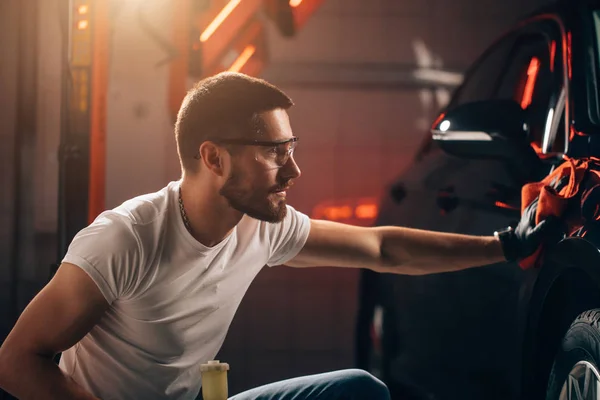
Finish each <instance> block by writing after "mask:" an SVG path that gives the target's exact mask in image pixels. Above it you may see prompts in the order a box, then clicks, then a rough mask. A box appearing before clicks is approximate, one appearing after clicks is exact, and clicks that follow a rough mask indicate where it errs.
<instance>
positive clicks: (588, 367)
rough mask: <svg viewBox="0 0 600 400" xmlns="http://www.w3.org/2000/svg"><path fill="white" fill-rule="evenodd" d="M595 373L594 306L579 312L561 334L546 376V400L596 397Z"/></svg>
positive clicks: (598, 318)
mask: <svg viewBox="0 0 600 400" xmlns="http://www.w3.org/2000/svg"><path fill="white" fill-rule="evenodd" d="M599 373H600V309H594V310H588V311H585V312H583V313H581V314H580V315H579V316H578V317H577V318H576V319H575V320H574V321H573V323H572V324H571V326H570V328H569V330H568V331H567V333H566V334H565V336H564V337H563V340H562V342H561V344H560V347H559V349H558V351H557V354H556V357H555V359H554V364H553V366H552V371H551V372H550V376H549V379H548V388H547V391H546V400H579V399H581V400H587V399H596V398H597V396H598V393H599V392H600V375H599ZM586 377H587V382H588V383H587V384H586ZM590 383H591V385H590Z"/></svg>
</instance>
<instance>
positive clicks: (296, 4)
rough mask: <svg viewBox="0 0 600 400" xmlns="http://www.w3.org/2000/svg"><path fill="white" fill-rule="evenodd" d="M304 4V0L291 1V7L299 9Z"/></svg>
mask: <svg viewBox="0 0 600 400" xmlns="http://www.w3.org/2000/svg"><path fill="white" fill-rule="evenodd" d="M300 3H302V0H290V7H292V8H294V7H298V6H299V5H300Z"/></svg>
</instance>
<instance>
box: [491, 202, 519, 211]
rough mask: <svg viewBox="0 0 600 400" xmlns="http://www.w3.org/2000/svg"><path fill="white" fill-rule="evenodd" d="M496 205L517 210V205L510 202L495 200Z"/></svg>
mask: <svg viewBox="0 0 600 400" xmlns="http://www.w3.org/2000/svg"><path fill="white" fill-rule="evenodd" d="M496 207H500V208H506V209H507V210H518V208H517V207H513V206H511V205H510V204H506V203H503V202H501V201H497V202H496Z"/></svg>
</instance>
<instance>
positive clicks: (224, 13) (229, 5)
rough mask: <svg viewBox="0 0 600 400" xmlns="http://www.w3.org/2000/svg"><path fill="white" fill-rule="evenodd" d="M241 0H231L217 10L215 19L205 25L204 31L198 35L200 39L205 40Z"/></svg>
mask: <svg viewBox="0 0 600 400" xmlns="http://www.w3.org/2000/svg"><path fill="white" fill-rule="evenodd" d="M241 1H242V0H231V1H230V2H229V3H227V5H226V6H225V7H224V8H223V9H222V10H221V12H219V14H218V15H217V16H216V17H215V19H214V20H213V21H212V22H211V23H210V24H209V25H208V26H207V27H206V29H205V30H204V32H202V34H201V35H200V41H201V42H206V41H207V40H208V39H209V38H210V37H211V36H212V34H213V33H215V31H216V30H217V28H219V26H220V25H221V24H222V23H223V21H225V19H226V18H227V17H228V16H229V14H231V12H232V11H233V10H234V9H235V8H236V7H237V6H238V5H239V4H240V2H241Z"/></svg>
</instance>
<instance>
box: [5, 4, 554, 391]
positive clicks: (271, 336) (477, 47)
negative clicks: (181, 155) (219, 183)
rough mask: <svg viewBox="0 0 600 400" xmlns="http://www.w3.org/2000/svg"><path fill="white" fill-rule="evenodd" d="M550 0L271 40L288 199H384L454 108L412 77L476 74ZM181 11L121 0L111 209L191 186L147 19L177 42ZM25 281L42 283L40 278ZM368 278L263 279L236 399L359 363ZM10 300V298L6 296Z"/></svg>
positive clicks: (55, 126)
mask: <svg viewBox="0 0 600 400" xmlns="http://www.w3.org/2000/svg"><path fill="white" fill-rule="evenodd" d="M60 1H61V0H44V1H40V2H39V3H40V24H41V26H43V27H44V29H43V30H42V32H43V35H42V34H40V41H41V42H43V43H44V46H40V50H39V55H40V57H41V59H42V60H44V62H43V63H41V64H40V70H39V71H40V72H39V78H40V79H39V83H38V91H39V98H38V103H37V108H38V112H37V126H38V135H37V137H38V141H37V147H36V149H37V150H36V158H37V161H36V163H37V164H36V165H37V167H36V182H37V185H36V189H35V190H36V191H35V197H34V198H35V227H36V229H37V231H39V232H41V233H43V232H50V233H51V232H53V231H54V229H55V227H56V214H55V212H54V210H56V196H57V190H56V186H55V184H54V182H56V180H57V163H56V149H57V143H58V133H59V132H60V121H59V119H58V115H59V109H58V107H57V105H58V104H59V99H60V85H59V84H58V82H59V79H60V63H59V59H58V58H57V57H56V54H57V53H59V52H60V51H61V50H60V49H61V48H60V30H59V24H58V21H59V20H58V19H57V18H55V14H54V12H55V9H56V7H57V4H59V2H60ZM540 2H542V0H530V1H527V2H523V1H518V0H510V1H502V2H499V1H494V0H461V1H460V2H459V3H457V2H449V1H446V0H403V1H397V0H371V1H368V2H367V1H361V0H326V1H325V3H324V5H323V6H322V7H321V9H319V11H318V12H317V13H316V14H315V15H314V16H313V18H312V19H311V20H310V21H309V23H308V24H307V25H306V27H305V28H304V29H303V30H302V31H301V32H300V34H299V35H298V36H297V37H296V38H294V39H284V38H282V37H280V36H279V35H278V34H277V33H275V32H274V31H273V30H272V32H271V34H270V38H269V41H270V46H271V59H272V62H271V65H270V67H269V68H268V69H267V70H266V71H265V74H264V76H265V77H269V76H271V77H272V78H273V81H274V82H275V83H277V84H278V85H280V86H281V87H282V88H283V89H284V90H285V91H286V92H288V94H290V95H291V97H292V98H293V99H294V100H295V102H296V106H295V107H294V108H293V109H292V110H291V111H290V114H291V117H292V126H293V128H294V130H295V132H296V134H297V135H298V136H301V138H302V140H301V143H300V146H299V148H298V154H297V160H298V162H299V164H300V167H301V168H302V171H303V177H302V178H301V179H300V180H299V181H298V182H297V185H295V187H294V190H292V191H291V192H290V195H289V198H290V202H291V203H292V204H293V205H294V206H295V207H296V208H297V209H299V210H300V211H303V212H305V213H308V214H310V213H311V210H312V209H313V208H314V206H315V205H316V204H318V203H319V202H321V201H324V200H329V199H343V198H356V197H362V196H372V195H377V194H379V193H381V191H382V190H384V189H385V185H386V184H387V183H388V182H390V181H391V180H392V179H393V178H394V177H395V176H397V175H399V174H400V173H401V172H402V171H403V170H404V169H405V168H406V167H407V165H408V163H409V162H410V159H411V157H412V155H413V154H414V152H415V149H416V148H417V147H418V144H419V143H420V141H421V140H422V139H423V137H424V135H425V134H426V129H427V126H428V125H429V123H430V121H431V118H432V116H433V115H434V114H435V112H436V110H437V109H438V108H439V106H440V104H443V103H444V102H445V101H446V100H447V98H448V91H447V90H446V89H444V88H442V87H440V88H435V87H434V88H431V87H430V86H429V87H428V88H427V89H423V88H421V87H420V83H419V81H416V80H414V79H413V80H411V79H409V78H407V76H410V72H411V71H413V70H414V69H416V68H419V67H436V68H445V69H448V70H450V71H462V70H464V68H465V67H466V66H468V64H469V63H470V62H471V61H472V60H473V59H474V58H475V57H476V56H477V55H478V54H479V53H480V52H481V51H482V50H483V49H484V48H485V47H486V46H487V44H488V43H489V42H490V41H491V40H492V39H493V38H494V37H496V36H497V35H498V34H499V33H500V32H501V31H502V30H503V28H504V27H506V26H508V25H509V24H510V23H512V22H513V21H514V20H515V18H516V17H517V16H519V15H523V14H525V13H526V12H529V11H530V10H531V9H532V8H534V7H535V6H536V5H537V3H540ZM15 4H16V0H14V1H11V0H9V1H2V2H0V22H1V23H0V38H1V39H2V43H1V44H2V46H0V48H1V49H2V52H3V53H2V57H0V58H1V59H2V62H0V84H1V85H2V86H1V88H0V90H1V91H2V92H4V93H6V95H3V96H2V107H0V115H1V116H2V118H0V126H1V128H2V129H0V135H1V138H2V143H3V144H2V146H1V147H0V151H1V152H2V157H0V163H2V164H1V167H0V174H1V175H2V184H3V185H4V184H5V182H6V187H7V188H10V179H11V173H10V171H11V168H10V165H11V161H10V160H11V150H10V149H11V143H12V139H13V137H14V135H15V125H14V113H15V109H14V103H12V102H11V101H10V99H11V98H14V97H15V96H16V87H15V74H16V65H15V58H14V57H11V54H14V52H15V51H16V47H15V46H16V42H15V39H14V32H15V31H16V29H15V26H14V25H15V18H14V12H15ZM169 7H170V2H169V1H167V0H128V1H120V0H115V1H113V9H112V15H111V18H112V21H113V27H112V44H111V53H110V56H111V59H110V64H109V66H110V67H109V68H110V70H109V77H110V87H109V93H108V102H109V103H108V121H107V129H108V137H107V150H108V152H107V158H108V159H107V193H106V204H107V207H114V206H117V205H118V204H120V203H121V202H122V201H124V200H126V199H127V198H129V197H132V196H135V195H138V194H141V193H145V192H149V191H155V190H158V189H160V188H161V187H163V186H164V185H165V184H166V183H167V182H168V181H169V180H172V179H177V178H178V177H179V165H178V162H177V160H176V151H175V143H174V139H173V133H172V125H173V122H172V121H171V120H170V118H169V116H168V112H167V77H168V67H167V65H165V64H163V63H161V62H162V61H164V60H165V58H166V57H167V54H166V53H165V50H164V49H163V48H162V47H161V46H160V45H159V44H158V43H156V42H155V41H154V40H153V39H152V35H150V34H149V32H147V31H145V30H143V29H142V28H141V25H140V23H139V18H144V19H146V21H147V22H148V25H150V26H152V27H153V33H154V34H157V35H159V36H162V37H165V38H169V37H170V35H171V25H170V12H169ZM348 66H351V67H352V71H353V72H352V74H351V76H352V77H353V79H348V80H347V82H346V83H347V84H339V83H338V84H337V85H336V87H332V86H331V85H328V84H327V80H328V79H329V78H328V77H331V75H332V72H331V71H332V68H333V71H334V75H335V71H337V72H340V73H341V72H343V69H344V68H347V67H348ZM307 68H310V71H311V76H312V77H313V79H314V80H315V81H320V82H321V84H314V85H311V86H310V87H308V86H306V85H301V84H298V82H297V81H295V80H294V77H297V76H300V75H302V74H306V71H307ZM336 68H337V69H336ZM381 68H384V69H385V70H386V71H389V70H394V69H398V70H401V71H404V72H405V73H404V74H403V75H402V78H398V77H396V78H393V77H392V78H380V79H379V81H378V82H379V84H378V85H374V84H372V80H370V79H371V78H369V77H372V75H373V71H377V70H378V69H381ZM282 71H285V73H282ZM365 82H366V83H365ZM369 82H371V83H369ZM361 83H365V84H364V85H362V86H361ZM11 198H12V195H11V192H10V190H4V191H1V194H0V201H1V202H0V219H1V220H0V227H1V229H0V239H2V240H0V258H1V260H2V262H1V263H0V283H3V282H6V280H7V279H8V278H7V276H8V275H7V271H8V265H7V262H6V260H7V259H8V249H9V247H10V224H11V222H10V221H11V208H10V207H11V206H10V202H11ZM51 240H52V239H51V238H50V239H48V240H46V241H45V243H49V242H50V243H51ZM48 246H49V248H51V247H52V245H51V244H50V245H48ZM49 253H50V254H52V252H49ZM5 255H6V256H5ZM52 255H53V254H52ZM53 261H54V260H53V259H51V256H48V255H46V256H43V257H42V256H38V258H37V261H35V262H36V263H37V264H36V265H37V266H36V267H34V269H35V268H38V269H42V270H43V267H42V266H45V265H47V264H49V263H50V262H53ZM27 268H29V267H27ZM27 276H28V279H29V280H31V279H34V280H35V279H36V276H37V277H40V276H41V275H40V273H39V272H38V273H37V275H36V273H34V272H32V273H28V275H27ZM37 279H38V281H39V282H42V278H37ZM356 282H357V276H356V272H355V271H341V270H330V269H321V270H305V271H303V270H292V269H285V268H274V269H269V270H265V271H264V272H263V273H261V274H260V275H259V277H258V279H257V281H256V282H255V284H254V285H253V286H252V287H251V289H250V291H249V293H248V295H247V297H246V299H245V302H244V303H243V304H242V307H241V309H240V311H239V312H238V315H237V316H236V319H235V321H234V324H233V326H232V329H231V332H230V335H229V337H228V339H227V341H226V344H225V346H224V349H223V352H222V354H221V356H222V358H224V359H226V360H227V361H228V362H230V363H231V365H232V372H231V378H230V383H231V389H232V392H237V391H239V390H242V389H245V388H248V387H251V386H255V385H258V384H262V383H266V382H269V381H272V380H275V379H281V378H286V377H290V376H295V375H298V374H304V373H312V372H319V371H326V370H330V369H335V368H344V367H351V366H352V365H353V361H352V357H353V354H352V340H353V323H354V313H355V307H356ZM6 287H7V286H6V284H5V286H4V288H6ZM35 287H36V286H35V284H33V285H32V286H31V287H30V289H29V291H27V292H26V295H25V296H26V298H30V297H31V296H32V295H33V294H34V293H35ZM5 293H7V290H0V296H4V295H5ZM1 300H2V299H0V301H1Z"/></svg>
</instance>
